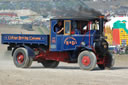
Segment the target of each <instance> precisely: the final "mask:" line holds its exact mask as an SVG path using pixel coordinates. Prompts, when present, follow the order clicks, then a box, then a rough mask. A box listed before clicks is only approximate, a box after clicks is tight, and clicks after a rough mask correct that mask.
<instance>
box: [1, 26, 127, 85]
mask: <svg viewBox="0 0 128 85" xmlns="http://www.w3.org/2000/svg"><path fill="white" fill-rule="evenodd" d="M4 29H5V28H4ZM4 29H2V28H0V32H1V31H2V30H4ZM4 31H6V33H7V31H8V30H4ZM4 31H3V32H4ZM10 31H12V30H9V32H10ZM19 32H20V31H19ZM6 48H7V46H4V45H1V44H0V85H122V84H123V85H128V55H114V56H115V58H116V61H115V66H114V67H113V68H112V69H111V70H100V69H99V68H98V67H96V68H95V69H94V70H92V71H85V70H81V69H80V68H79V66H78V64H67V63H60V64H59V66H58V67H57V68H55V69H46V68H44V67H43V66H42V65H41V64H40V63H37V62H33V64H32V66H31V68H29V69H21V68H16V67H15V65H14V64H13V60H12V57H11V52H8V51H6Z"/></svg>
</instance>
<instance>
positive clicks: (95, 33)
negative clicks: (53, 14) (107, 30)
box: [1, 16, 114, 70]
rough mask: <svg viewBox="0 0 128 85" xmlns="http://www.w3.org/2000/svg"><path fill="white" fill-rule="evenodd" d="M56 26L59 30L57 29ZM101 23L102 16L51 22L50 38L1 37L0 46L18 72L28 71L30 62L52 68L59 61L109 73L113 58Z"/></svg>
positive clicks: (12, 35)
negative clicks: (6, 46) (9, 54)
mask: <svg viewBox="0 0 128 85" xmlns="http://www.w3.org/2000/svg"><path fill="white" fill-rule="evenodd" d="M59 22H61V26H60V27H61V28H60V27H58V28H57V26H59ZM96 22H97V23H96ZM104 22H105V19H104V17H103V16H100V17H96V18H53V19H51V20H50V33H49V35H34V34H33V35H30V34H2V41H1V42H2V44H5V45H8V50H11V51H12V56H13V62H14V64H15V65H16V67H19V68H29V67H30V66H31V64H32V62H33V61H37V62H39V63H41V64H42V65H43V66H44V67H45V68H55V67H57V66H58V64H59V62H60V61H62V62H67V63H78V64H79V66H80V69H83V70H92V69H94V68H95V66H96V64H97V65H98V67H99V68H100V69H105V68H109V69H110V68H111V67H112V66H113V65H114V58H113V56H112V54H111V53H110V52H109V51H108V43H107V41H106V40H105V37H104V33H103V29H104ZM59 32H60V33H59Z"/></svg>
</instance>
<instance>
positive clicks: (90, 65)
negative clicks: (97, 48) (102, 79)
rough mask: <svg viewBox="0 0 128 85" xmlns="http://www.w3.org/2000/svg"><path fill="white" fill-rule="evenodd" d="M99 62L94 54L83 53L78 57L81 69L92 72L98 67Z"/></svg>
mask: <svg viewBox="0 0 128 85" xmlns="http://www.w3.org/2000/svg"><path fill="white" fill-rule="evenodd" d="M96 63H97V60H96V56H95V54H94V53H93V52H90V51H82V52H81V53H80V54H79V56H78V64H79V66H80V69H83V70H92V69H94V67H95V66H96Z"/></svg>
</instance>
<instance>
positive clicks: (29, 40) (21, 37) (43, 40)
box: [1, 34, 49, 45]
mask: <svg viewBox="0 0 128 85" xmlns="http://www.w3.org/2000/svg"><path fill="white" fill-rule="evenodd" d="M48 39H49V36H48V35H34V34H33V35H32V34H2V41H1V43H2V44H10V43H15V44H39V45H40V44H44V45H48Z"/></svg>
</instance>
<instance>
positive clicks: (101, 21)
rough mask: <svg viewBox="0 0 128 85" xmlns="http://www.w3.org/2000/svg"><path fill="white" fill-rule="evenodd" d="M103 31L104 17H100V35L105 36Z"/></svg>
mask: <svg viewBox="0 0 128 85" xmlns="http://www.w3.org/2000/svg"><path fill="white" fill-rule="evenodd" d="M103 29H104V16H100V17H99V31H100V35H103Z"/></svg>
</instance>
